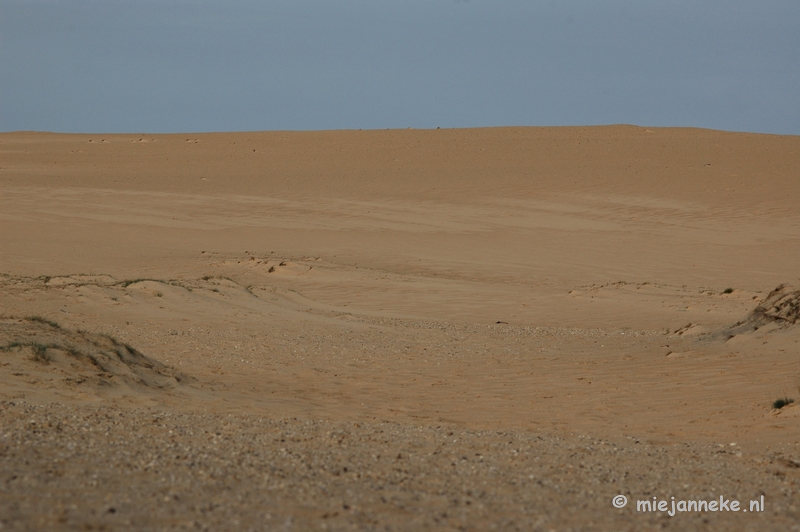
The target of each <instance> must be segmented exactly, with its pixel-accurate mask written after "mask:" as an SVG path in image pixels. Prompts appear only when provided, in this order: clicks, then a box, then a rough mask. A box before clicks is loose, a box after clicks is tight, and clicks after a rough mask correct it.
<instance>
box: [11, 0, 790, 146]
mask: <svg viewBox="0 0 800 532" xmlns="http://www.w3.org/2000/svg"><path fill="white" fill-rule="evenodd" d="M615 123H629V124H638V125H648V126H693V127H706V128H715V129H726V130H736V131H753V132H764V133H780V134H800V2H798V1H797V0H791V1H789V0H761V1H758V2H756V1H749V2H744V1H738V0H724V1H723V0H707V1H703V2H696V1H691V2H690V1H660V2H656V1H648V0H636V1H633V0H632V1H623V0H608V1H600V0H594V1H591V0H563V1H521V0H508V1H504V0H494V1H488V0H487V1H484V0H469V1H464V0H459V1H454V0H403V1H394V0H372V1H367V0H340V1H332V0H329V1H323V0H291V1H288V0H287V1H252V0H236V1H226V2H222V1H217V2H212V1H204V0H193V1H184V0H180V1H178V0H175V1H172V0H160V1H152V0H102V1H95V0H68V1H61V0H49V1H36V0H26V1H9V0H0V130H2V131H13V130H47V131H65V132H152V133H161V132H184V131H246V130H283V129H290V130H308V129H359V128H363V129H381V128H405V127H414V128H435V127H482V126H509V125H531V126H536V125H588V124H615Z"/></svg>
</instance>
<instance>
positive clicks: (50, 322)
mask: <svg viewBox="0 0 800 532" xmlns="http://www.w3.org/2000/svg"><path fill="white" fill-rule="evenodd" d="M25 319H26V320H28V321H36V322H39V323H44V324H45V325H49V326H50V327H52V328H54V329H60V328H61V325H59V324H58V323H56V322H54V321H53V320H48V319H47V318H43V317H41V316H26V317H25Z"/></svg>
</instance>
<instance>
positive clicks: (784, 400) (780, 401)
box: [772, 397, 794, 410]
mask: <svg viewBox="0 0 800 532" xmlns="http://www.w3.org/2000/svg"><path fill="white" fill-rule="evenodd" d="M792 403H794V399H792V398H791V397H784V398H782V399H777V400H775V401H774V402H773V403H772V408H775V409H777V410H780V409H781V408H783V407H784V406H786V405H790V404H792Z"/></svg>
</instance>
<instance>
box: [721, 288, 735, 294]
mask: <svg viewBox="0 0 800 532" xmlns="http://www.w3.org/2000/svg"><path fill="white" fill-rule="evenodd" d="M722 293H723V294H732V293H733V288H726V289H725V290H723V291H722Z"/></svg>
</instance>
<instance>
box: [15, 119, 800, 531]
mask: <svg viewBox="0 0 800 532" xmlns="http://www.w3.org/2000/svg"><path fill="white" fill-rule="evenodd" d="M798 205H800V137H793V136H771V135H756V134H745V133H726V132H719V131H709V130H697V129H658V128H640V127H634V126H609V127H585V128H492V129H474V130H387V131H333V132H267V133H221V134H219V133H215V134H180V135H110V134H106V135H72V134H69V135H68V134H49V133H28V132H19V133H4V134H0V349H1V350H0V529H2V530H5V529H8V530H30V529H107V530H116V529H120V530H127V529H130V530H137V529H154V530H161V529H168V530H171V529H184V528H185V529H207V530H322V529H328V530H351V529H355V530H386V529H389V530H420V529H431V530H487V529H492V528H494V529H497V530H551V529H552V530H568V529H574V530H609V529H615V530H647V529H663V528H668V529H673V530H694V529H697V530H738V529H741V530H765V529H771V528H772V529H787V530H791V529H793V528H792V527H795V528H794V529H797V530H800V507H798V503H797V495H798V491H799V490H800V486H798V482H800V445H798V442H800V406H797V405H795V404H790V405H789V406H786V407H784V408H782V409H779V410H776V409H773V408H772V403H773V401H775V400H776V399H779V398H783V397H789V398H794V399H795V400H797V401H798V402H800V345H799V344H800V323H798V322H800V320H799V319H798V316H800V311H798V307H799V306H800V292H797V290H798V288H800V269H798V264H800V210H798V208H797V206H798ZM781 285H784V286H783V288H782V289H781V291H780V292H776V293H773V290H774V289H776V287H778V286H781ZM32 317H35V318H36V319H31V318H32ZM617 494H624V495H626V496H627V497H628V498H629V501H631V502H629V504H628V506H626V507H625V508H622V509H615V508H613V507H612V505H611V499H612V497H613V496H615V495H617ZM720 495H722V496H725V497H727V498H738V499H739V500H741V501H745V502H747V503H749V501H750V500H752V499H758V498H759V497H761V496H762V495H763V496H764V498H765V501H766V509H765V511H764V512H749V513H744V512H739V513H734V512H727V513H726V512H722V513H720V512H689V513H685V514H678V515H676V516H674V517H670V516H668V515H667V514H665V513H663V512H660V513H659V512H651V513H644V512H637V511H636V507H635V506H636V505H635V502H636V500H637V499H642V500H643V499H647V498H648V497H649V498H650V499H652V497H657V498H663V499H665V500H668V501H669V500H671V497H673V496H674V497H675V498H676V500H678V499H681V498H684V499H712V498H714V497H719V496H720Z"/></svg>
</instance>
